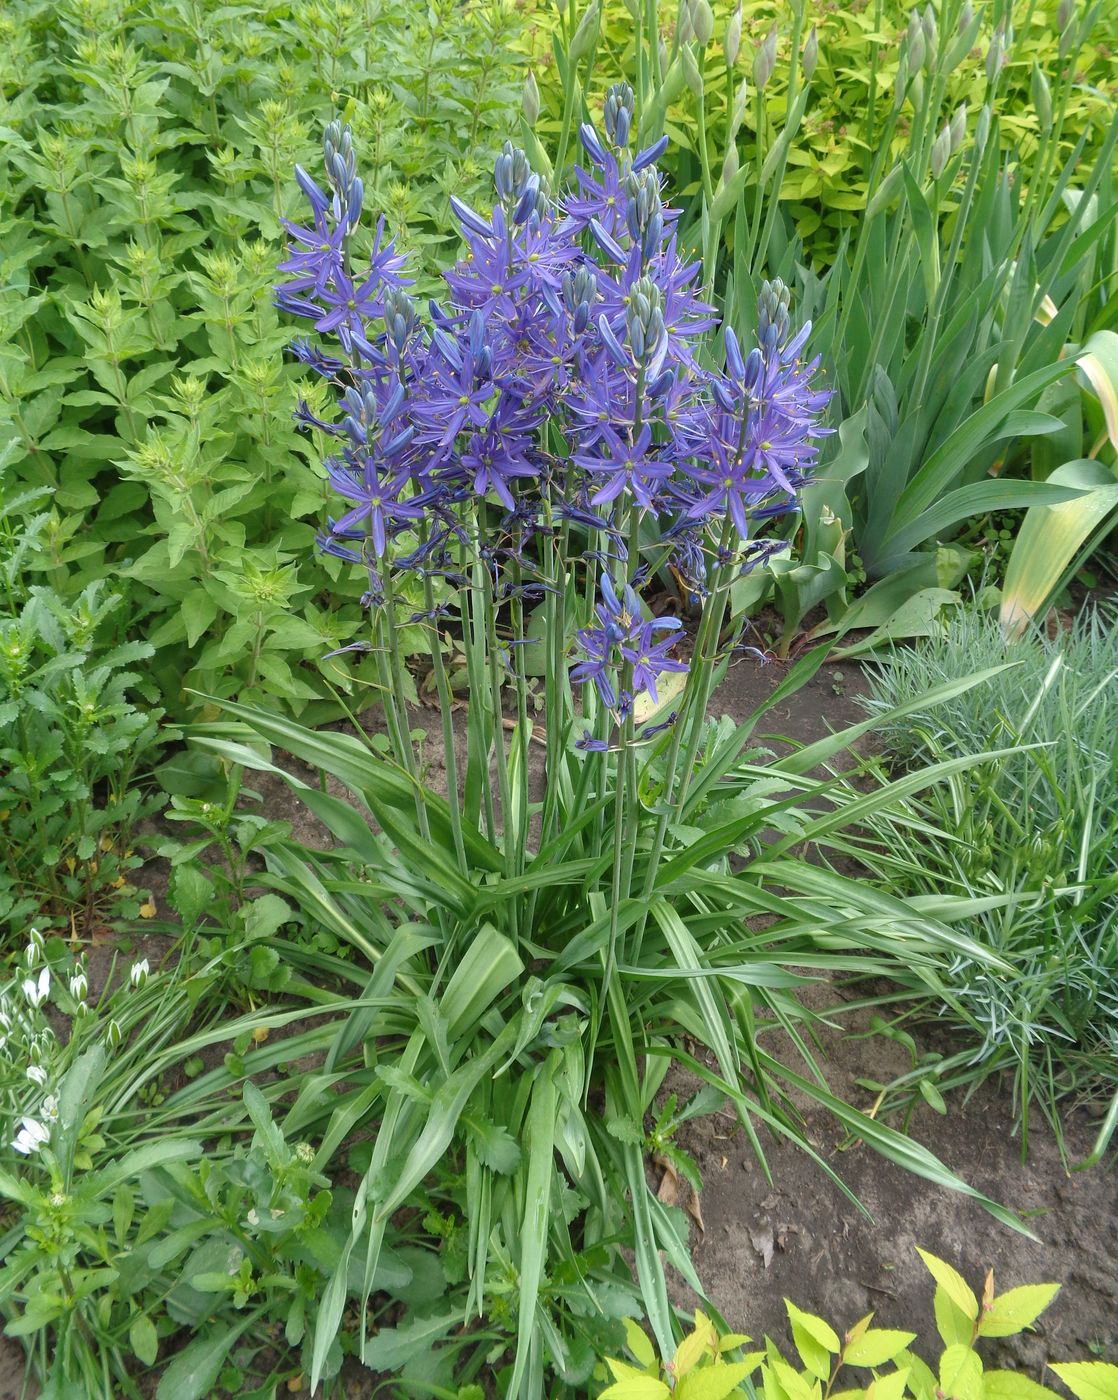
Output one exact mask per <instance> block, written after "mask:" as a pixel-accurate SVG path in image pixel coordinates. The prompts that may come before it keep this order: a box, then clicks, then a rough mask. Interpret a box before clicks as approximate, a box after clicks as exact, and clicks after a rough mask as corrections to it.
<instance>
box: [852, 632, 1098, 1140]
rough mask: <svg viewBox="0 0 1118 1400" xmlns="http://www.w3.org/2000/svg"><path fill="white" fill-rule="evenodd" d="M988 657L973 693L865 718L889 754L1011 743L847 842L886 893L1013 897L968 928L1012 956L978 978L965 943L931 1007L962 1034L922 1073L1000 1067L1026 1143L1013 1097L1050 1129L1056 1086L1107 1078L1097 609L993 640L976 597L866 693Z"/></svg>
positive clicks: (956, 1076) (939, 681)
mask: <svg viewBox="0 0 1118 1400" xmlns="http://www.w3.org/2000/svg"><path fill="white" fill-rule="evenodd" d="M1003 656H1004V657H1005V659H1006V660H1007V661H1009V662H1011V663H1012V664H1011V666H1010V668H1009V669H1007V670H1004V671H1001V672H999V673H998V674H997V675H995V676H993V677H992V678H991V679H990V680H989V681H987V682H986V683H984V684H983V685H981V686H978V687H976V688H975V689H974V691H973V692H968V693H966V694H960V695H957V696H955V697H954V698H953V699H952V700H950V701H949V702H947V703H946V704H944V705H943V706H938V705H937V706H936V708H935V709H934V710H929V711H928V712H927V713H920V712H919V711H916V712H914V713H912V714H911V715H910V716H909V718H907V719H906V720H905V722H904V723H903V724H895V723H893V722H891V721H886V722H885V723H884V725H883V727H882V729H881V731H879V732H880V733H881V735H882V739H883V741H884V744H885V751H886V754H887V755H888V756H889V758H890V760H891V761H894V762H899V763H901V764H905V763H915V764H920V763H923V762H927V761H936V762H938V761H941V760H943V759H945V758H957V757H960V756H962V755H964V754H967V753H970V754H981V753H984V752H988V751H990V750H991V749H993V748H994V747H997V748H999V749H1000V748H1005V747H1012V746H1014V745H1017V746H1019V747H1018V749H1017V751H1016V752H1014V753H1011V754H1009V755H1007V756H1004V757H1002V758H999V759H997V760H991V761H989V762H987V763H984V764H982V765H980V766H979V767H977V768H973V769H970V770H968V772H967V775H966V777H965V779H958V780H956V779H951V780H949V781H948V782H946V783H945V784H944V785H943V786H942V787H940V788H937V789H933V790H929V791H928V792H926V793H924V794H922V796H921V798H920V800H919V811H920V815H921V816H922V817H924V818H926V819H927V820H928V822H929V823H930V824H931V826H932V827H933V828H934V829H935V831H936V833H937V834H936V835H935V836H934V837H932V836H931V835H930V834H927V835H922V834H921V833H920V832H919V830H917V829H914V830H913V831H912V832H910V833H909V834H908V835H907V836H902V837H901V838H900V839H899V840H898V833H897V832H896V830H895V829H893V828H891V829H890V830H889V831H888V833H885V832H882V833H880V835H881V837H882V838H883V840H882V842H880V843H878V844H877V845H875V847H874V849H873V850H872V851H867V852H865V853H864V857H863V858H864V859H865V860H866V861H867V863H868V864H869V865H870V866H871V868H873V869H874V870H875V871H876V872H877V873H878V874H879V875H880V876H881V877H882V878H883V879H885V880H886V881H887V882H888V887H889V888H890V889H891V890H894V891H896V892H898V893H900V892H907V893H911V894H921V893H930V892H932V891H935V892H940V891H943V890H956V891H959V892H961V893H966V894H968V895H970V896H978V895H980V894H981V893H982V892H990V893H996V894H999V895H1004V894H1011V895H1012V896H1013V897H1014V898H1013V900H1012V902H1010V903H1007V904H1005V905H1004V906H1003V907H1001V908H998V909H991V910H989V911H986V912H984V913H981V914H979V915H977V916H976V923H975V926H974V927H973V928H972V929H971V932H972V933H973V934H974V936H975V938H976V941H978V942H980V943H981V944H982V945H983V946H984V947H986V948H989V949H997V950H998V951H999V952H1000V953H1001V954H1002V955H1003V956H1004V957H1005V959H1006V961H1007V962H1009V963H1010V964H1011V966H1012V968H1013V971H1012V973H1010V974H1009V975H1008V976H1007V975H1005V974H998V975H997V976H993V977H991V976H987V975H986V974H985V973H984V972H983V971H982V970H981V969H979V968H977V967H974V966H971V965H970V964H969V963H968V962H967V961H966V959H960V960H959V961H957V962H956V963H954V964H953V965H952V967H951V969H950V972H949V974H948V976H947V978H946V979H945V986H946V987H947V989H948V991H949V996H948V998H947V1000H946V1001H944V1002H942V1003H939V1004H938V1005H937V1006H936V1008H935V1014H937V1015H940V1016H944V1017H947V1018H949V1019H950V1020H952V1021H953V1022H954V1024H955V1025H956V1026H958V1027H959V1029H960V1030H961V1031H962V1032H963V1035H964V1041H963V1043H962V1044H961V1045H960V1047H959V1049H958V1050H957V1051H956V1052H955V1053H954V1054H952V1055H950V1056H948V1057H947V1058H946V1059H945V1060H943V1061H942V1062H941V1063H938V1064H937V1066H936V1071H935V1072H936V1080H937V1083H939V1084H941V1085H959V1084H974V1083H975V1082H977V1081H978V1080H979V1079H980V1078H982V1077H983V1076H985V1075H987V1074H991V1073H994V1072H996V1071H998V1070H1000V1069H1006V1070H1008V1071H1009V1072H1010V1073H1011V1074H1012V1076H1013V1085H1014V1100H1015V1103H1016V1107H1017V1112H1018V1114H1019V1116H1020V1120H1021V1142H1022V1151H1025V1150H1026V1149H1027V1145H1028V1125H1029V1108H1030V1105H1033V1104H1035V1105H1038V1106H1039V1107H1040V1108H1041V1109H1042V1110H1043V1111H1044V1113H1045V1114H1046V1116H1047V1117H1048V1118H1049V1120H1050V1121H1051V1122H1052V1124H1053V1125H1054V1127H1055V1129H1056V1131H1057V1133H1059V1122H1060V1110H1059V1109H1058V1107H1057V1102H1058V1100H1059V1099H1061V1098H1062V1097H1065V1096H1066V1095H1068V1094H1070V1093H1073V1092H1075V1091H1077V1090H1078V1091H1083V1092H1096V1093H1098V1092H1100V1091H1101V1092H1103V1093H1104V1094H1114V1093H1115V1092H1116V1088H1118V1068H1116V1067H1118V1019H1116V1012H1118V1003H1116V1002H1115V998H1114V988H1115V979H1116V976H1118V967H1116V965H1115V958H1116V956H1118V871H1116V869H1115V862H1114V850H1115V842H1116V840H1118V828H1116V826H1115V807H1116V803H1118V792H1116V784H1118V749H1116V747H1115V726H1116V725H1118V632H1116V631H1115V628H1114V615H1113V611H1112V610H1111V609H1110V608H1108V607H1106V606H1102V607H1100V608H1099V609H1098V610H1097V611H1096V610H1092V609H1088V610H1087V611H1085V612H1084V613H1082V614H1081V615H1080V616H1079V618H1077V619H1076V620H1075V621H1074V623H1072V624H1071V625H1070V626H1069V627H1068V628H1067V629H1066V630H1065V629H1064V628H1063V627H1062V626H1061V627H1059V628H1058V629H1057V630H1056V632H1055V634H1054V635H1053V636H1052V637H1051V638H1049V637H1047V636H1046V635H1044V634H1042V633H1039V632H1036V631H1034V632H1031V633H1030V634H1029V635H1028V636H1027V637H1026V638H1025V639H1024V640H1021V641H1018V642H1014V643H1009V644H1007V643H1006V641H1005V639H1004V636H1003V633H1002V631H1001V628H1000V625H999V622H998V619H997V617H996V615H995V614H994V613H993V612H992V611H989V610H987V611H981V610H969V611H962V612H960V613H958V614H957V615H956V616H955V617H954V618H953V621H952V624H951V626H950V627H949V628H946V629H944V631H943V632H942V633H941V634H940V635H939V636H937V637H935V638H933V639H930V640H929V641H927V642H925V643H924V644H923V645H922V646H921V647H920V648H919V649H918V650H916V649H910V648H906V649H903V650H898V651H897V652H896V653H895V654H893V655H892V656H891V657H889V658H888V659H887V660H885V661H883V662H882V664H881V666H880V668H879V669H876V670H875V671H874V672H873V673H872V698H871V699H870V701H869V702H868V703H869V704H870V705H871V706H872V707H873V709H874V710H875V711H878V712H885V711H889V710H891V709H892V708H893V707H895V706H896V705H897V704H898V703H904V702H905V701H907V700H908V699H910V698H914V697H916V696H918V695H920V694H921V693H925V692H926V691H927V690H931V689H935V688H936V687H939V686H941V685H943V684H944V683H945V682H947V681H949V680H950V679H951V678H952V677H953V676H962V675H965V674H968V673H970V671H971V670H972V668H975V667H977V666H979V665H984V664H989V662H990V661H991V660H992V659H993V658H996V657H1003ZM871 826H872V824H871ZM943 832H948V833H950V836H949V837H948V838H947V839H945V838H944V837H943V835H942V834H941V833H943ZM1103 1145H1104V1146H1105V1143H1104V1144H1103Z"/></svg>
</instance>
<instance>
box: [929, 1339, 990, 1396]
mask: <svg viewBox="0 0 1118 1400" xmlns="http://www.w3.org/2000/svg"><path fill="white" fill-rule="evenodd" d="M939 1388H940V1390H942V1391H943V1393H944V1395H949V1396H951V1397H952V1400H982V1360H981V1358H980V1357H979V1355H978V1353H977V1352H976V1351H975V1350H973V1348H972V1347H970V1346H969V1345H967V1344H966V1343H965V1342H956V1343H955V1344H953V1345H952V1346H949V1347H947V1348H945V1350H944V1353H943V1355H942V1356H941V1357H940V1359H939Z"/></svg>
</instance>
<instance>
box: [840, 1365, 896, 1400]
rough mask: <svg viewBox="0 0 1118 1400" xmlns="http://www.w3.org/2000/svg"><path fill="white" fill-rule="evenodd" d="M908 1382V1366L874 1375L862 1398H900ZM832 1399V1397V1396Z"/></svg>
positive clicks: (868, 1399)
mask: <svg viewBox="0 0 1118 1400" xmlns="http://www.w3.org/2000/svg"><path fill="white" fill-rule="evenodd" d="M907 1384H908V1368H907V1367H905V1368H903V1369H901V1370H897V1371H890V1372H889V1374H888V1375H887V1376H875V1377H874V1379H873V1380H872V1381H870V1383H869V1385H867V1386H866V1393H865V1397H864V1400H901V1397H902V1396H903V1395H904V1392H905V1386H906V1385H907ZM832 1400H834V1397H832Z"/></svg>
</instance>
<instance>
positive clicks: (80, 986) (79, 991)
mask: <svg viewBox="0 0 1118 1400" xmlns="http://www.w3.org/2000/svg"><path fill="white" fill-rule="evenodd" d="M88 991H89V982H88V980H87V978H86V975H85V973H84V972H82V970H81V969H80V968H79V969H78V971H77V972H75V973H74V975H73V977H71V978H70V995H71V996H72V997H73V998H74V1000H75V1001H85V994H86V992H88Z"/></svg>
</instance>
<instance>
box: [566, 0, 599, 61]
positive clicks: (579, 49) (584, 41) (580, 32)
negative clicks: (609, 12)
mask: <svg viewBox="0 0 1118 1400" xmlns="http://www.w3.org/2000/svg"><path fill="white" fill-rule="evenodd" d="M597 28H598V5H597V0H595V3H594V4H592V5H588V6H587V8H586V13H585V14H584V15H583V17H582V19H581V20H579V24H578V28H577V29H576V30H575V32H574V38H573V39H572V40H571V47H570V59H571V62H572V63H578V61H579V60H580V59H583V58H585V57H586V55H587V54H588V53H589V52H590V46H591V44H592V43H593V42H594V34H595V32H596V31H597Z"/></svg>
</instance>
